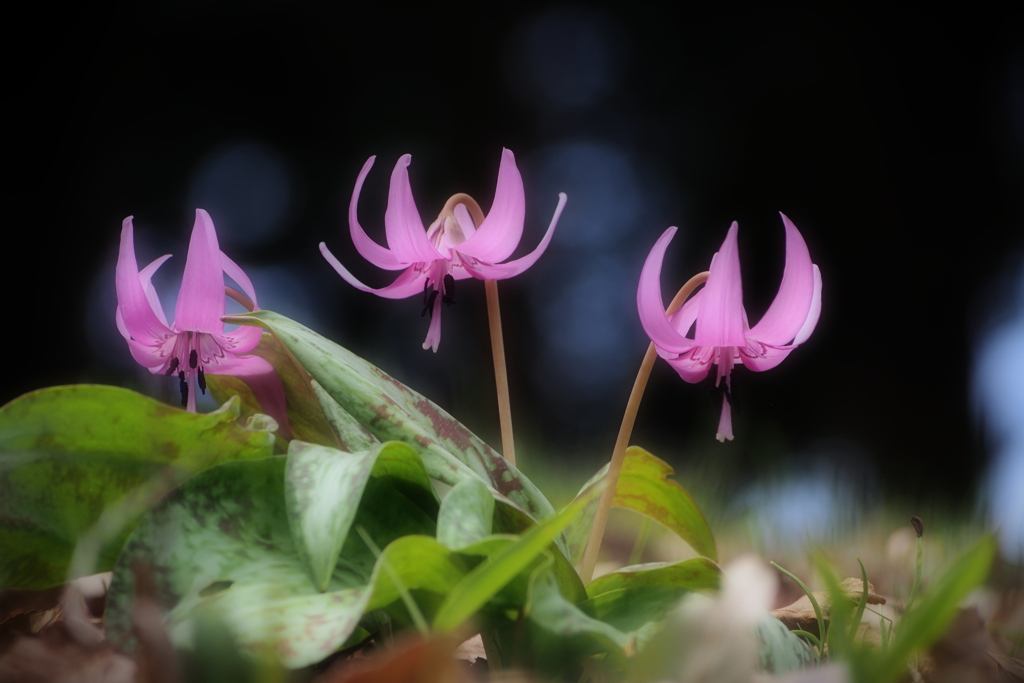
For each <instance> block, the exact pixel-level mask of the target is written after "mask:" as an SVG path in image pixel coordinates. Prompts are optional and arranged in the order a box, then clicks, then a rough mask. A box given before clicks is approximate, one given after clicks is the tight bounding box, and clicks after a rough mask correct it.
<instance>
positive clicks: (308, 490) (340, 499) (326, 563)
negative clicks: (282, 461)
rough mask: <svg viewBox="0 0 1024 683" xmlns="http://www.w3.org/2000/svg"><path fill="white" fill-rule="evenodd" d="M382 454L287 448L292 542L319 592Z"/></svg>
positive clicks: (313, 447) (314, 447)
mask: <svg viewBox="0 0 1024 683" xmlns="http://www.w3.org/2000/svg"><path fill="white" fill-rule="evenodd" d="M395 445H396V446H400V447H403V448H408V446H404V445H402V444H395ZM379 450H380V447H377V448H374V449H373V450H369V451H362V452H360V453H345V452H343V451H339V450H337V449H335V448H328V447H326V446H317V445H315V444H308V443H303V442H301V441H292V442H291V446H290V447H289V448H288V466H287V468H286V469H285V487H284V493H285V503H286V505H287V509H288V519H289V520H290V522H291V531H292V538H293V539H294V541H295V545H296V549H297V551H298V553H299V556H300V557H301V558H302V559H303V561H304V562H305V563H306V565H307V567H308V568H309V572H310V578H312V580H313V585H314V586H316V587H317V588H318V589H319V590H322V591H323V590H327V584H328V582H329V581H330V579H331V575H332V574H333V573H334V565H335V564H337V562H338V553H339V552H341V548H342V546H343V545H345V540H346V539H347V538H348V532H349V529H350V528H351V526H352V521H353V520H354V519H355V518H356V510H357V509H358V508H359V501H360V500H362V497H363V489H364V488H366V483H367V482H368V481H369V479H370V472H371V471H372V470H373V463H374V462H375V461H376V460H377V452H378V451H379Z"/></svg>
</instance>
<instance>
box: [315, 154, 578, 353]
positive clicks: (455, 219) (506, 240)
mask: <svg viewBox="0 0 1024 683" xmlns="http://www.w3.org/2000/svg"><path fill="white" fill-rule="evenodd" d="M375 158H376V157H370V158H369V159H367V161H366V163H365V164H363V169H362V170H361V171H360V172H359V177H358V178H357V179H356V188H355V191H354V192H353V193H352V201H351V203H350V204H349V209H348V222H349V230H350V232H351V234H352V241H353V242H354V243H355V246H356V249H357V250H358V251H359V253H360V254H362V256H363V258H365V259H366V260H367V261H369V262H370V263H372V264H374V265H375V266H377V267H378V268H384V269H385V270H401V271H403V272H402V273H401V274H400V275H399V276H398V278H397V279H396V280H395V281H394V282H392V283H391V284H390V285H388V286H386V287H382V288H380V289H374V288H372V287H368V286H366V285H364V284H363V283H362V282H360V281H359V280H357V279H356V278H355V277H354V276H353V275H352V273H350V272H349V271H348V269H346V268H345V266H343V265H341V263H340V262H339V261H338V259H336V258H335V257H334V255H333V254H332V253H331V252H330V251H329V250H328V249H327V245H325V244H324V243H323V242H321V243H320V252H321V253H322V254H323V255H324V258H326V259H327V261H328V263H330V264H331V266H333V267H334V269H335V270H336V271H338V274H339V275H341V277H343V278H344V279H345V280H346V281H348V283H349V284H351V285H352V286H353V287H356V288H357V289H361V290H363V291H364V292H372V293H373V294H376V295H378V296H382V297H385V298H388V299H404V298H406V297H410V296H413V295H415V294H422V295H423V298H424V307H423V314H424V315H426V314H428V313H429V314H430V328H429V330H428V331H427V338H426V340H425V341H424V342H423V348H424V349H428V348H429V349H433V350H434V351H437V347H438V344H440V342H441V303H442V302H444V303H446V304H451V303H453V302H454V294H455V281H456V280H464V279H466V278H469V277H475V278H477V279H479V280H503V279H505V278H509V277H512V276H514V275H518V274H519V273H521V272H523V271H524V270H526V269H527V268H529V267H530V266H532V265H533V264H534V263H535V262H536V261H537V259H538V258H540V256H541V254H543V253H544V250H545V249H547V246H548V244H549V243H550V242H551V235H552V233H553V232H554V230H555V225H556V224H557V223H558V217H559V216H560V215H561V213H562V208H563V207H564V206H565V194H561V193H560V194H559V199H558V206H557V208H556V209H555V215H554V217H553V218H552V219H551V225H549V226H548V231H547V233H545V234H544V238H543V239H541V241H540V244H539V245H538V246H537V248H536V249H534V250H533V251H532V252H531V253H529V254H527V255H526V256H523V257H522V258H518V259H515V260H513V261H508V262H506V263H501V261H504V260H505V259H507V258H508V257H509V256H510V255H511V254H512V252H513V251H514V250H515V248H516V247H517V246H518V245H519V240H520V239H521V238H522V236H523V221H524V216H525V215H526V197H525V192H524V191H523V178H522V176H521V175H520V174H519V169H518V168H516V161H515V156H513V154H512V152H510V151H509V150H507V149H506V150H503V151H502V154H501V166H500V167H499V169H498V186H497V189H495V191H494V203H493V204H492V205H491V211H490V213H488V214H487V216H486V217H484V218H483V220H482V221H481V222H480V224H479V225H476V224H475V223H474V221H473V218H471V217H470V209H469V208H468V207H467V206H466V204H465V203H464V201H470V202H472V200H471V199H470V198H469V197H466V196H465V195H456V196H455V197H452V199H451V200H449V202H448V203H447V204H446V205H445V208H444V209H443V210H442V212H441V215H440V216H438V218H437V220H435V221H434V222H433V223H431V224H430V227H429V228H427V229H424V227H423V222H422V220H421V219H420V214H419V212H418V211H417V210H416V202H415V200H414V199H413V196H412V188H411V186H410V184H409V172H408V170H407V169H408V166H409V162H410V161H411V160H412V156H411V155H409V154H406V155H404V156H403V157H402V158H401V159H399V160H398V163H397V164H395V170H394V171H392V172H391V190H390V192H389V194H388V208H387V211H386V212H385V214H384V230H385V234H386V235H387V242H388V248H384V247H382V246H380V245H379V244H377V243H376V242H374V241H373V240H372V239H370V237H369V236H367V234H366V232H365V231H364V230H363V228H362V226H360V225H359V219H358V218H357V216H356V204H357V202H358V201H359V192H360V191H361V190H362V187H363V181H364V180H365V179H366V175H367V174H368V173H369V172H370V167H371V166H373V160H374V159H375ZM461 198H464V199H461ZM453 202H455V203H454V205H453ZM474 204H475V202H474ZM473 208H476V207H475V206H474V207H473Z"/></svg>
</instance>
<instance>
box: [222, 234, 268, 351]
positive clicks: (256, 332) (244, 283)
mask: <svg viewBox="0 0 1024 683" xmlns="http://www.w3.org/2000/svg"><path fill="white" fill-rule="evenodd" d="M220 256H221V260H222V261H223V266H224V272H225V273H227V274H228V277H230V278H231V279H232V280H234V281H235V283H236V284H238V286H239V287H241V288H242V292H244V293H245V295H246V296H247V297H249V299H250V300H251V301H252V303H253V305H254V306H255V307H256V310H259V302H257V301H256V290H255V289H254V288H253V286H252V281H251V280H250V279H249V276H248V275H246V274H245V271H243V270H242V269H241V267H239V265H238V264H237V263H235V262H234V261H232V260H231V258H230V257H229V256H228V255H227V254H225V253H224V252H223V251H222V252H221V253H220ZM226 336H229V337H231V338H232V339H233V340H234V343H235V344H236V345H237V346H238V347H239V348H244V349H245V350H244V351H236V352H235V353H248V352H249V351H250V350H252V349H254V348H256V345H257V344H259V343H260V337H262V336H263V329H262V328H260V327H254V326H250V325H246V326H243V327H239V328H238V329H237V330H234V331H232V332H229V333H228V334H227V335H226Z"/></svg>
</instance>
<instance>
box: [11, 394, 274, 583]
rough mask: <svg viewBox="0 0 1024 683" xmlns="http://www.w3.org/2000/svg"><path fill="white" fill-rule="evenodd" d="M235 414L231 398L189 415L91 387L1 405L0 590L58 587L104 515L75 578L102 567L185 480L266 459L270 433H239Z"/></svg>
mask: <svg viewBox="0 0 1024 683" xmlns="http://www.w3.org/2000/svg"><path fill="white" fill-rule="evenodd" d="M238 414H239V408H238V401H237V400H232V401H229V402H228V403H226V404H225V405H224V406H223V407H222V408H220V409H219V410H216V411H214V412H212V413H206V414H196V413H188V412H185V411H183V410H179V409H178V408H173V407H171V406H168V405H165V404H163V403H160V402H158V401H154V400H153V399H151V398H148V397H146V396H142V395H140V394H137V393H135V392H132V391H128V390H126V389H119V388H116V387H106V386H97V385H77V386H64V387H53V388H49V389H41V390H39V391H35V392H32V393H30V394H26V395H24V396H22V397H20V398H18V399H16V400H14V401H12V402H11V403H8V404H7V405H6V406H4V407H3V408H0V547H2V548H4V551H3V553H2V554H0V587H4V586H8V587H10V586H13V587H18V588H26V589H42V588H46V587H49V586H53V585H57V584H60V583H63V582H64V581H65V580H67V579H68V578H69V576H68V573H69V565H70V562H71V560H72V555H73V553H74V552H75V548H76V545H77V544H78V542H79V541H80V540H81V539H82V538H83V537H84V536H85V535H86V534H87V533H88V532H90V530H92V529H93V527H94V526H95V525H96V524H97V522H99V521H100V520H101V517H103V516H104V513H105V512H106V517H104V518H103V522H104V523H103V525H101V526H102V528H101V529H99V530H98V531H97V533H96V534H94V536H92V537H90V539H89V540H90V544H91V545H92V546H94V547H92V548H91V549H90V552H88V553H85V555H86V556H87V557H86V559H85V560H84V561H82V562H80V563H79V564H80V565H81V566H76V567H75V569H74V570H72V573H74V574H78V573H88V572H93V571H103V570H106V569H109V568H110V567H111V566H113V563H114V559H115V558H116V556H117V552H118V550H119V549H120V547H121V544H122V542H123V541H124V538H125V534H126V529H127V526H128V525H130V524H132V523H134V521H135V520H136V519H138V517H139V515H141V514H142V512H144V511H145V509H146V508H147V507H148V506H149V505H151V504H152V503H153V502H154V501H155V500H156V499H157V498H158V497H159V496H161V495H163V493H165V492H166V491H167V490H169V489H170V488H171V487H173V486H174V485H176V484H177V483H178V482H180V481H182V480H183V479H184V478H185V477H187V476H189V475H190V474H192V473H194V472H197V471H200V470H202V469H204V468H207V467H210V466H212V465H215V464H216V463H218V462H223V461H230V460H245V459H252V458H264V457H267V456H269V455H271V453H272V450H273V444H274V436H273V434H270V433H267V432H258V431H249V430H246V429H243V428H241V427H239V426H238V425H236V424H235V421H236V419H237V417H238Z"/></svg>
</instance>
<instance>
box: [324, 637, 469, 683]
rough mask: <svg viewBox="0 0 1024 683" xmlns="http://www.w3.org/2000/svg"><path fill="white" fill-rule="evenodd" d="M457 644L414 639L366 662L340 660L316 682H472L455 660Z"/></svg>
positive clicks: (360, 660) (372, 655) (447, 641)
mask: <svg viewBox="0 0 1024 683" xmlns="http://www.w3.org/2000/svg"><path fill="white" fill-rule="evenodd" d="M458 644H459V643H458V642H457V641H455V640H452V639H450V638H441V637H432V638H423V637H419V636H417V637H415V638H411V639H409V640H406V641H405V642H403V643H401V644H397V645H394V646H393V647H389V648H387V649H380V650H377V651H376V652H374V653H373V654H371V655H370V656H368V657H365V658H363V659H358V660H355V659H349V660H339V661H337V662H335V663H334V664H332V665H331V666H330V668H328V669H327V671H325V672H323V673H322V674H320V675H319V676H318V677H317V678H316V683H377V682H378V681H389V683H469V682H470V681H471V680H472V679H471V678H470V676H469V674H468V673H467V671H466V669H465V662H462V661H459V660H457V659H456V658H455V657H454V653H455V649H456V647H457V646H458Z"/></svg>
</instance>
